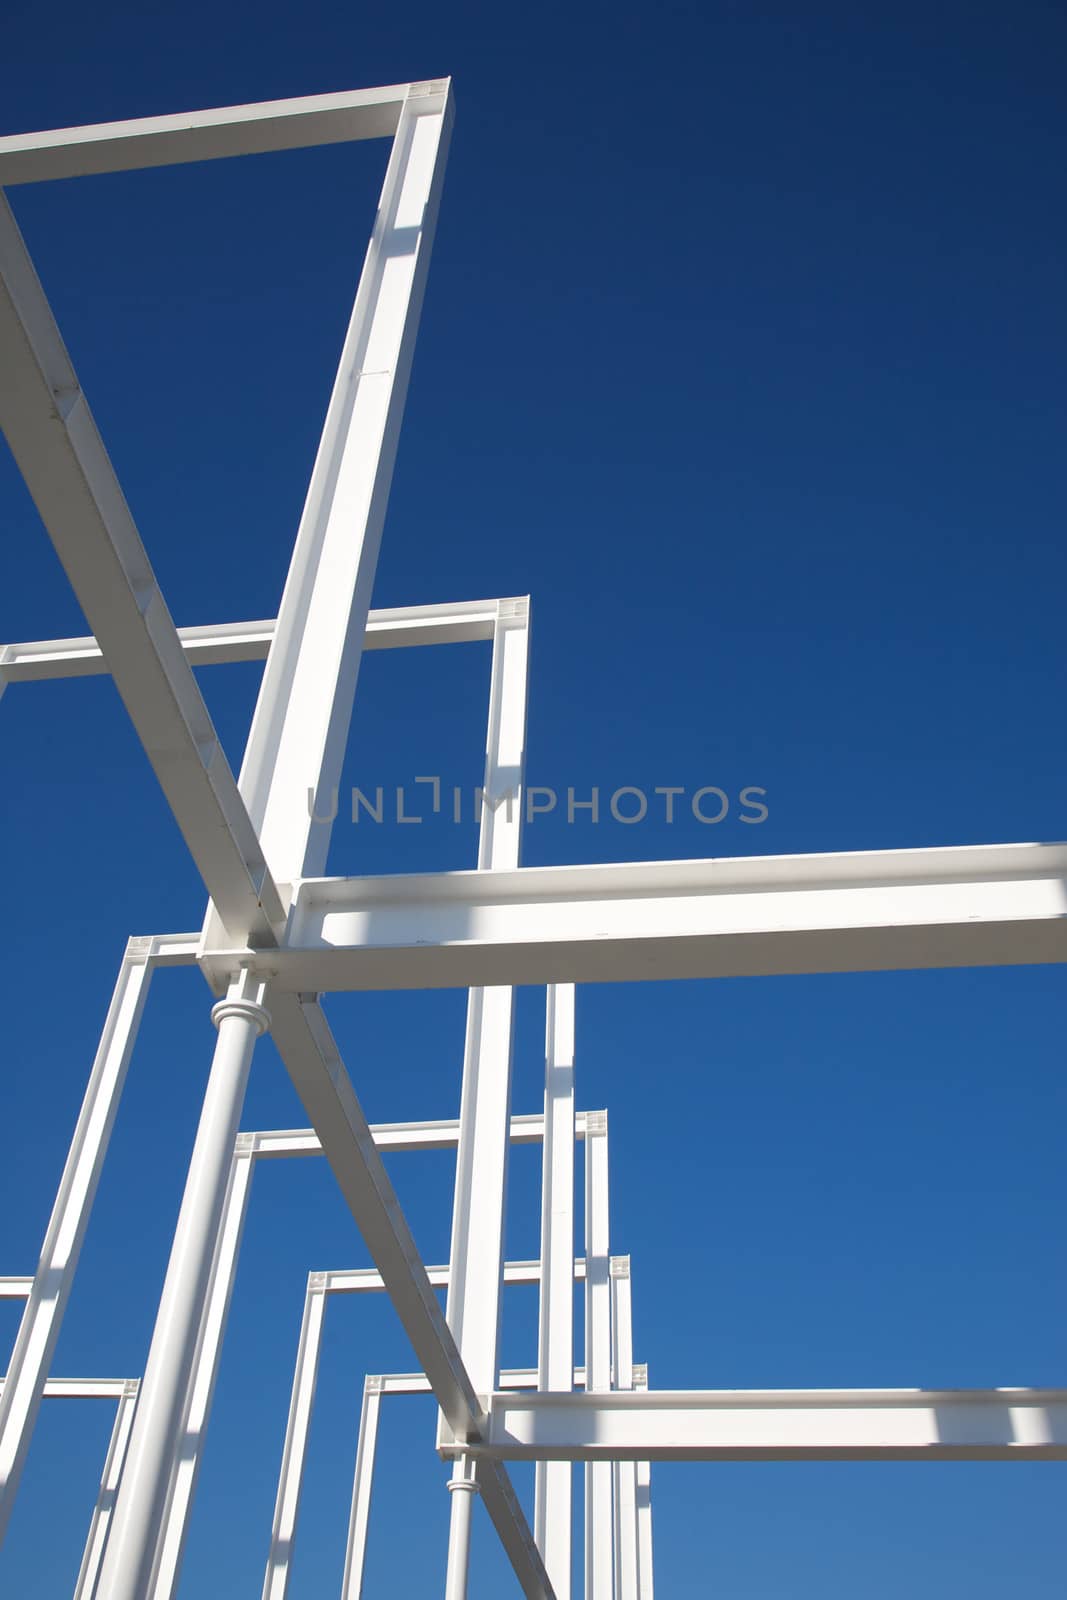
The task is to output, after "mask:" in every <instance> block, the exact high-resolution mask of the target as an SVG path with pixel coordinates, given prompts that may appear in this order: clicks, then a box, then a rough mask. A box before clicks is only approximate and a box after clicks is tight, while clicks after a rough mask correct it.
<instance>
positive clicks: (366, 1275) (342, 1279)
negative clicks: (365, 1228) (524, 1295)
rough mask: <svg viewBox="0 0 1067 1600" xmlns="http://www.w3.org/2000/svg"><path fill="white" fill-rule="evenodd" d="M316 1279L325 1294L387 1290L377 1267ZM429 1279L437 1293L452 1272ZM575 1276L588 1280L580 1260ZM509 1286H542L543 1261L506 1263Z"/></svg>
mask: <svg viewBox="0 0 1067 1600" xmlns="http://www.w3.org/2000/svg"><path fill="white" fill-rule="evenodd" d="M312 1276H313V1277H315V1278H316V1279H317V1278H319V1277H321V1278H322V1280H323V1281H322V1283H321V1284H320V1285H319V1287H320V1288H321V1290H322V1292H323V1293H324V1294H374V1293H376V1292H377V1291H379V1290H381V1289H384V1288H385V1284H384V1283H383V1282H382V1275H381V1273H380V1272H376V1271H375V1270H374V1268H373V1267H351V1268H344V1267H342V1268H339V1269H335V1270H333V1271H331V1272H323V1273H321V1274H320V1273H315V1274H313V1275H312ZM426 1276H427V1277H428V1278H429V1280H430V1282H431V1283H432V1284H433V1286H434V1288H435V1289H447V1287H448V1279H449V1268H448V1267H447V1266H443V1267H427V1268H426ZM574 1276H575V1278H576V1279H581V1278H584V1277H585V1262H584V1260H583V1259H582V1258H581V1257H580V1256H578V1257H576V1259H575V1262H574ZM504 1282H505V1283H540V1282H541V1263H540V1261H505V1263H504Z"/></svg>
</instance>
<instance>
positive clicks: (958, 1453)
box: [466, 1389, 1067, 1461]
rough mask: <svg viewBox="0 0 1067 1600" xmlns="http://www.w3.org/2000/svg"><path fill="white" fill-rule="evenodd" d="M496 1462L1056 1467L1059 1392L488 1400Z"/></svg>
mask: <svg viewBox="0 0 1067 1600" xmlns="http://www.w3.org/2000/svg"><path fill="white" fill-rule="evenodd" d="M466 1448H467V1449H468V1450H470V1449H473V1450H475V1451H476V1452H478V1453H483V1454H486V1455H489V1456H491V1457H495V1458H497V1459H500V1460H508V1461H523V1460H546V1459H547V1460H553V1461H1027V1460H1028V1461H1063V1460H1067V1390H1065V1389H942V1390H925V1389H855V1390H847V1389H812V1390H783V1391H774V1390H751V1391H746V1390H740V1389H739V1390H707V1391H702V1390H694V1391H672V1390H660V1391H656V1390H651V1391H646V1392H643V1393H642V1392H639V1391H633V1392H629V1393H627V1392H621V1391H620V1392H614V1393H611V1394H574V1395H558V1394H557V1395H548V1394H528V1395H514V1394H505V1393H498V1394H494V1395H493V1396H492V1397H491V1401H490V1412H489V1430H488V1438H487V1441H486V1443H485V1444H484V1445H477V1444H476V1445H473V1446H471V1445H468V1446H466Z"/></svg>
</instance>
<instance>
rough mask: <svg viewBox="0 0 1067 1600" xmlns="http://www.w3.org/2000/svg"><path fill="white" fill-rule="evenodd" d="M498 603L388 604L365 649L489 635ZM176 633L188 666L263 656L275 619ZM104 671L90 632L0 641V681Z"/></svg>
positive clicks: (372, 624)
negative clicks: (21, 641)
mask: <svg viewBox="0 0 1067 1600" xmlns="http://www.w3.org/2000/svg"><path fill="white" fill-rule="evenodd" d="M500 603H501V602H499V601H496V600H468V601H464V602H460V603H459V604H455V605H433V606H390V607H389V608H387V609H381V610H377V611H372V612H371V613H370V616H369V617H368V619H367V631H366V635H365V637H364V640H363V648H364V650H398V649H404V648H408V647H410V646H413V645H428V644H467V643H470V642H471V641H473V640H477V639H491V638H492V637H493V624H494V621H495V618H496V612H497V606H498V604H500ZM505 603H506V602H505ZM177 633H178V638H179V639H180V641H181V644H182V649H183V650H184V652H185V659H186V660H187V661H188V663H189V665H190V666H192V667H212V666H219V665H225V664H226V663H227V662H231V661H265V660H266V658H267V652H268V650H269V649H270V646H271V640H272V639H273V638H274V618H273V617H270V618H268V619H266V620H265V621H257V622H220V623H204V624H199V625H197V626H195V627H191V628H179V629H178V630H177ZM107 671H108V666H107V662H106V661H105V660H104V653H103V651H102V650H101V648H100V646H99V645H98V644H97V642H96V640H95V639H94V638H93V636H92V635H91V634H89V635H87V636H85V637H84V638H79V639H37V640H28V641H27V642H26V643H24V644H5V645H0V686H2V685H4V684H8V683H32V682H36V681H38V680H40V679H45V678H94V677H103V676H105V675H106V674H107Z"/></svg>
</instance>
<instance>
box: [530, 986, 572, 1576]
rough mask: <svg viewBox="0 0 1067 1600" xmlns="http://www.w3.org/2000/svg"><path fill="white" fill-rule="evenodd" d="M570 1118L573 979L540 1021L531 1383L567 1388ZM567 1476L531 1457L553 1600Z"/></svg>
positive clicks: (564, 1545)
mask: <svg viewBox="0 0 1067 1600" xmlns="http://www.w3.org/2000/svg"><path fill="white" fill-rule="evenodd" d="M574 1123H575V1117H574V985H573V984H552V985H550V986H549V989H548V996H547V1013H546V1019H545V1115H544V1129H545V1131H544V1153H543V1160H542V1165H541V1261H542V1263H543V1264H544V1265H543V1275H542V1280H541V1303H540V1308H539V1311H540V1315H539V1326H538V1353H537V1376H538V1384H537V1386H538V1388H539V1389H551V1390H562V1391H566V1390H569V1389H570V1387H571V1377H572V1369H573V1365H574V1282H573V1273H572V1271H571V1264H570V1262H571V1257H572V1256H573V1254H574V1143H575V1139H574ZM572 1476H573V1474H572V1469H571V1467H570V1464H569V1463H568V1462H560V1461H539V1462H538V1463H537V1467H536V1469H535V1477H534V1537H535V1538H536V1540H537V1545H538V1549H539V1550H540V1551H541V1554H542V1556H543V1557H544V1562H545V1567H546V1569H547V1571H548V1575H549V1577H550V1578H551V1579H552V1585H553V1587H554V1589H555V1591H556V1595H557V1600H570V1592H571V1521H572V1507H571V1488H572Z"/></svg>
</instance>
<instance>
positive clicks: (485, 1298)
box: [439, 603, 573, 1593]
mask: <svg viewBox="0 0 1067 1600" xmlns="http://www.w3.org/2000/svg"><path fill="white" fill-rule="evenodd" d="M528 661H529V612H528V608H527V606H526V605H525V603H520V604H519V605H517V606H515V607H510V608H508V611H507V613H506V614H501V615H499V616H498V619H497V624H496V631H495V633H494V637H493V662H492V672H491V681H490V691H489V716H488V726H487V732H486V754H485V776H484V783H483V791H484V796H485V799H484V801H483V804H482V812H481V825H480V830H479V839H478V870H479V871H481V872H496V871H500V870H501V869H506V868H509V867H516V866H518V863H519V849H520V841H521V832H522V785H523V776H524V764H525V747H526V694H527V665H528ZM513 1025H514V992H513V990H512V989H510V988H491V989H485V988H478V989H472V990H471V993H470V996H469V998H468V1003H467V1026H466V1036H465V1041H464V1052H463V1086H462V1092H461V1097H460V1111H459V1124H460V1129H459V1141H458V1144H457V1148H456V1181H455V1196H454V1200H453V1206H452V1239H451V1247H450V1250H449V1261H450V1264H451V1275H450V1277H449V1284H448V1301H447V1306H446V1311H445V1315H446V1319H447V1321H448V1326H449V1327H450V1328H451V1330H452V1333H453V1336H454V1337H455V1340H456V1344H457V1345H458V1347H459V1351H460V1355H461V1356H462V1358H463V1362H464V1365H465V1366H466V1369H467V1371H468V1373H469V1375H470V1379H471V1382H472V1383H473V1385H474V1388H475V1390H476V1392H478V1393H479V1394H488V1393H490V1392H491V1391H492V1390H493V1389H495V1388H496V1387H497V1375H498V1371H499V1366H500V1361H499V1349H498V1346H499V1336H500V1313H501V1279H502V1270H503V1264H504V1216H505V1201H506V1193H507V1171H508V1149H509V1145H510V1139H509V1130H510V1118H511V1046H512V1032H513ZM571 1253H572V1254H573V1251H572V1252H571ZM441 1436H443V1435H439V1437H441ZM455 1473H456V1475H458V1478H457V1481H459V1482H460V1483H461V1484H462V1485H463V1488H461V1489H460V1490H459V1491H458V1492H455V1493H453V1496H452V1508H451V1509H452V1518H453V1522H456V1521H457V1520H458V1521H460V1522H462V1523H466V1522H467V1521H468V1520H469V1511H470V1505H469V1500H470V1493H469V1492H464V1489H465V1486H466V1479H465V1476H464V1471H463V1463H462V1461H459V1462H457V1465H456V1469H455ZM471 1492H473V1491H471ZM457 1587H458V1589H459V1591H460V1592H461V1593H463V1592H465V1581H464V1583H463V1584H458V1580H457Z"/></svg>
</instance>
